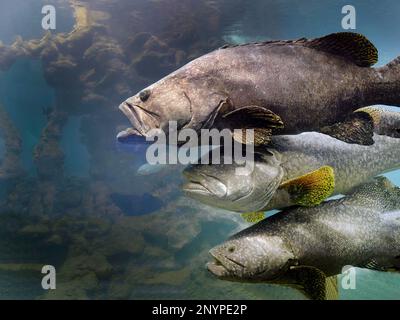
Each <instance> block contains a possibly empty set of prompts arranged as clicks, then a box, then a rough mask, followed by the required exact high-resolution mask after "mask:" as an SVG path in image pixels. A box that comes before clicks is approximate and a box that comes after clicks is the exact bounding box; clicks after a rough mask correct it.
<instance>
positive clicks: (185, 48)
mask: <svg viewBox="0 0 400 320" xmlns="http://www.w3.org/2000/svg"><path fill="white" fill-rule="evenodd" d="M45 4H52V5H54V6H55V7H56V10H57V28H56V30H51V31H49V32H46V31H44V30H43V29H42V27H41V20H42V18H43V15H42V14H41V9H42V7H43V6H44V5H45ZM346 4H351V5H353V6H355V8H356V12H357V29H356V30H355V31H357V32H360V33H363V34H364V35H366V36H367V37H368V38H369V39H370V40H371V41H372V42H373V43H374V44H375V46H376V47H377V48H378V50H379V54H380V57H379V65H384V64H386V63H387V62H389V61H390V60H392V59H393V58H395V57H396V56H398V55H400V22H399V19H398V17H399V14H400V2H399V1H397V0H381V1H379V3H377V2H376V1H372V0H352V1H351V3H348V1H340V0H335V1H334V0H325V1H317V0H307V1H306V0H252V1H249V0H79V1H78V0H54V1H45V0H1V1H0V40H1V43H0V299H305V297H304V295H303V294H302V293H300V292H299V291H297V290H295V289H292V288H289V287H284V286H277V285H268V284H242V283H230V282H224V281H220V280H218V279H216V278H214V277H213V276H212V275H211V274H209V273H208V272H207V271H206V269H205V263H206V262H207V261H208V259H209V256H208V250H209V249H210V248H211V247H213V246H215V245H216V244H219V243H221V242H222V241H224V240H225V239H226V238H227V237H228V236H229V235H231V234H233V233H234V232H236V231H238V230H240V229H243V228H244V227H246V224H245V223H244V222H243V221H242V220H241V218H240V217H239V215H238V214H234V213H230V212H227V211H223V210H219V209H214V208H211V207H207V206H205V205H201V204H199V203H197V202H195V201H193V200H190V199H188V198H186V197H185V196H184V195H183V194H182V192H181V191H180V184H181V182H182V180H181V175H180V171H181V169H182V168H178V167H174V166H168V167H166V168H164V169H163V170H160V171H158V172H145V173H144V174H140V173H138V172H137V171H138V168H139V167H140V166H141V165H142V164H143V163H144V152H145V151H144V150H143V149H141V148H135V147H132V146H120V145H117V144H116V141H115V137H116V134H117V133H118V132H119V131H120V130H121V129H124V128H125V127H127V126H129V123H128V121H127V119H126V118H125V117H124V116H123V114H122V113H121V112H120V111H119V110H118V105H119V104H120V103H121V102H122V101H123V100H125V99H126V98H127V97H129V96H131V95H133V94H135V93H136V92H138V91H139V90H140V89H142V88H144V87H146V86H147V85H149V84H151V83H153V82H155V81H156V80H158V79H160V78H161V77H163V76H165V75H167V74H168V73H170V72H172V71H174V70H175V69H177V68H178V67H180V66H182V65H183V64H185V63H187V62H189V61H190V60H192V59H195V58H196V57H199V56H200V55H202V54H204V53H207V52H209V51H211V50H213V49H216V48H218V47H220V46H222V45H223V44H225V43H244V42H249V41H256V40H269V39H295V38H301V37H308V38H313V37H318V36H322V35H325V34H328V33H332V32H338V31H343V29H342V28H341V20H342V17H343V14H342V13H341V10H342V7H343V6H344V5H346ZM387 176H388V177H389V178H390V179H392V181H393V182H394V183H396V184H398V185H399V184H400V173H399V172H398V171H397V172H394V173H390V174H388V175H387ZM43 265H54V266H55V267H56V270H57V289H56V290H50V291H45V290H43V289H42V287H41V280H42V277H43V275H42V274H41V272H40V271H41V268H42V266H43ZM356 275H357V282H356V283H357V286H356V289H354V290H344V289H340V298H341V299H398V298H400V274H392V273H381V272H376V271H371V270H364V269H357V274H356Z"/></svg>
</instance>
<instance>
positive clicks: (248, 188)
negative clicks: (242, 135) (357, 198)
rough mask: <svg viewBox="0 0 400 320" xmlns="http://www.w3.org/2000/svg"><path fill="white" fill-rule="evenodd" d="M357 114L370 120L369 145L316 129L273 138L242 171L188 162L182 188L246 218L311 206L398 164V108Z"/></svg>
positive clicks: (367, 110) (365, 110)
mask: <svg viewBox="0 0 400 320" xmlns="http://www.w3.org/2000/svg"><path fill="white" fill-rule="evenodd" d="M357 112H365V113H368V114H369V115H370V116H371V118H372V119H373V121H374V131H375V133H374V136H373V139H374V141H375V143H374V144H373V145H370V146H365V145H357V144H349V143H346V142H343V141H340V140H338V139H336V138H333V137H330V136H328V135H326V134H323V133H319V132H305V133H301V134H298V135H283V136H273V137H272V142H271V145H270V146H269V147H267V148H266V149H265V150H264V151H263V152H261V151H259V152H258V153H255V161H254V169H249V170H247V171H245V173H246V174H242V175H237V174H236V173H235V172H236V169H237V168H238V167H241V166H242V165H241V164H236V163H233V164H225V163H223V162H221V164H214V165H205V164H195V165H191V166H189V167H187V168H186V169H185V170H184V172H183V173H184V175H185V176H186V180H187V181H186V182H185V183H184V185H183V190H184V192H185V193H186V195H188V196H189V197H191V198H194V199H196V200H199V201H201V202H203V203H205V204H208V205H211V206H214V207H219V208H223V209H227V210H231V211H236V212H242V213H249V214H246V215H245V216H244V217H246V219H248V220H252V219H256V220H257V219H259V218H262V217H263V215H262V214H260V213H259V211H266V210H271V209H281V208H285V207H289V206H292V205H301V206H314V205H318V204H319V203H321V202H322V201H323V200H325V199H326V198H327V197H329V196H331V195H337V194H346V193H348V192H350V191H351V190H352V189H353V188H354V187H356V186H358V185H360V184H362V183H365V182H367V181H368V180H370V179H372V178H373V177H375V176H377V175H379V174H382V173H385V172H389V171H392V170H395V169H397V168H399V167H400V112H393V111H387V110H383V109H379V108H376V107H366V108H362V109H360V110H357ZM252 212H254V215H253V214H250V213H252ZM253 222H254V220H253Z"/></svg>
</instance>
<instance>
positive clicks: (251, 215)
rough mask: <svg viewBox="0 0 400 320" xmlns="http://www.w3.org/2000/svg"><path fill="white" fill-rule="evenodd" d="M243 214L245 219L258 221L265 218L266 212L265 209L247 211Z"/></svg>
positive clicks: (249, 221) (250, 221) (253, 221)
mask: <svg viewBox="0 0 400 320" xmlns="http://www.w3.org/2000/svg"><path fill="white" fill-rule="evenodd" d="M241 216H242V218H243V220H244V221H246V222H248V223H257V222H259V221H261V220H264V219H265V212H264V211H258V212H247V213H242V214H241Z"/></svg>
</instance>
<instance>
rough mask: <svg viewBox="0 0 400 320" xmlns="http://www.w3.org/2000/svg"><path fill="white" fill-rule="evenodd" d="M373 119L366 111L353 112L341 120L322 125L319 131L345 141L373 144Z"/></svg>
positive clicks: (365, 144)
mask: <svg viewBox="0 0 400 320" xmlns="http://www.w3.org/2000/svg"><path fill="white" fill-rule="evenodd" d="M374 127H375V124H374V119H373V118H372V116H371V115H370V114H369V113H367V112H361V111H360V112H354V113H352V114H350V115H349V116H348V117H347V118H346V119H344V120H343V121H342V122H338V123H334V124H333V125H330V126H326V127H322V128H320V129H319V131H320V132H321V133H324V134H327V135H329V136H331V137H333V138H335V139H338V140H340V141H343V142H346V143H353V144H360V145H364V146H371V145H373V144H374Z"/></svg>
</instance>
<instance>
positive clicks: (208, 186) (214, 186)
mask: <svg viewBox="0 0 400 320" xmlns="http://www.w3.org/2000/svg"><path fill="white" fill-rule="evenodd" d="M238 168H242V169H244V166H243V165H239V164H236V163H235V162H233V163H232V164H224V163H222V162H221V164H209V165H208V164H196V165H191V166H189V167H187V168H186V169H185V170H184V172H183V174H184V176H185V178H186V180H187V181H186V183H185V184H184V185H183V191H184V192H185V194H186V195H187V196H189V197H191V198H193V199H195V200H198V201H200V202H202V203H205V204H208V205H211V206H213V207H219V208H222V209H226V210H231V211H236V212H250V211H259V210H261V209H263V208H264V207H265V206H266V204H268V202H269V200H270V199H271V198H272V196H273V195H274V193H275V191H276V189H277V188H278V187H279V185H280V183H281V181H282V178H283V169H282V168H281V166H280V165H279V162H278V160H277V159H276V158H275V156H274V155H264V154H263V155H260V154H255V156H254V167H253V168H252V169H250V168H249V169H247V168H246V169H245V170H243V171H242V172H240V173H241V174H238V171H237V169H238Z"/></svg>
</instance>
